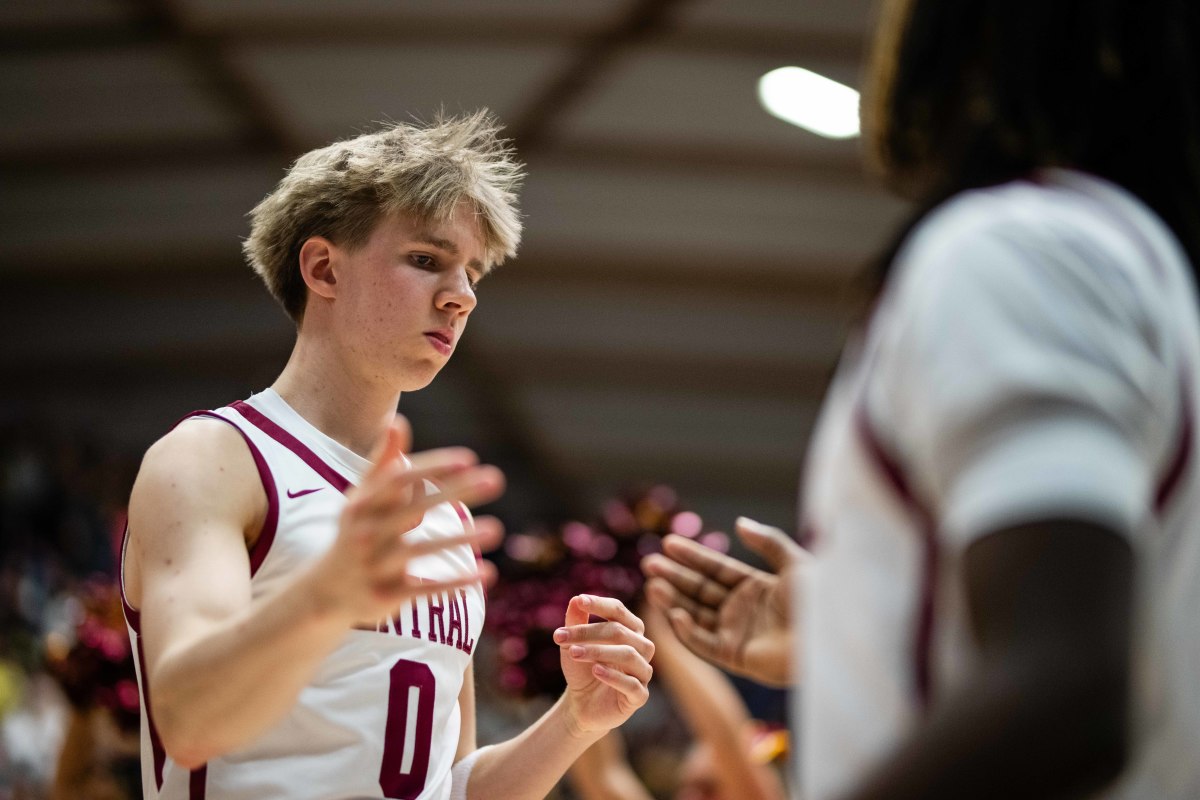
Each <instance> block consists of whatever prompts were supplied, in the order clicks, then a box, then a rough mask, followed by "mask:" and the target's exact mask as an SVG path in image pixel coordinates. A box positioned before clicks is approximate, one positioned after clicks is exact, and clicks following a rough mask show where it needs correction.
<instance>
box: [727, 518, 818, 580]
mask: <svg viewBox="0 0 1200 800" xmlns="http://www.w3.org/2000/svg"><path fill="white" fill-rule="evenodd" d="M735 525H736V528H737V534H738V538H739V539H741V540H742V543H743V544H745V545H746V547H749V548H750V549H751V550H753V551H754V552H755V553H758V554H759V555H760V556H762V557H763V558H765V559H766V561H767V563H768V564H770V565H771V569H772V571H774V572H776V573H778V572H780V571H782V570H783V568H784V567H786V566H787V565H788V564H791V563H792V562H795V561H798V560H800V559H802V558H804V557H805V553H804V548H802V547H800V545H798V544H796V543H795V542H794V541H792V539H791V537H790V536H788V535H787V534H786V533H784V532H783V531H781V530H779V528H772V527H771V526H770V525H764V524H762V523H761V522H756V521H754V520H752V519H750V518H749V517H738V518H737V522H736V523H735Z"/></svg>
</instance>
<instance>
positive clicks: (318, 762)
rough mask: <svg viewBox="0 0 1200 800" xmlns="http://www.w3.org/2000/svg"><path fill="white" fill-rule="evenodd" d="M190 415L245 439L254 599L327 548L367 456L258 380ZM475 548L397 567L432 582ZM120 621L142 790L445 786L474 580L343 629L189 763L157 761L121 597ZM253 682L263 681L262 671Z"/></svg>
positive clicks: (432, 793)
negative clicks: (137, 715)
mask: <svg viewBox="0 0 1200 800" xmlns="http://www.w3.org/2000/svg"><path fill="white" fill-rule="evenodd" d="M190 416H191V417H197V416H198V417H200V418H219V419H222V420H224V421H226V422H228V423H230V424H231V425H233V426H234V427H235V428H237V430H238V431H239V432H240V433H241V434H242V436H243V438H244V439H245V441H246V444H247V445H248V446H249V448H250V452H251V454H252V455H253V457H254V461H255V463H256V465H257V467H258V471H259V475H260V477H261V478H262V482H263V488H264V490H265V491H266V495H267V503H268V511H267V518H266V521H265V523H264V525H263V530H262V533H261V534H260V536H259V538H258V540H257V542H256V544H255V545H254V548H253V549H252V551H251V553H250V564H251V578H250V585H251V590H252V594H253V597H255V598H258V597H262V596H264V595H268V594H270V593H272V592H275V591H277V590H278V588H279V587H280V586H282V585H283V584H284V583H285V582H287V581H288V580H290V579H291V578H292V576H293V575H295V574H296V571H297V570H298V569H299V568H300V567H301V566H302V565H303V564H305V563H306V562H308V561H311V560H312V559H313V558H315V557H317V556H319V555H320V554H321V553H322V552H324V551H325V550H326V549H327V548H328V547H329V546H330V545H331V544H332V542H333V540H334V539H335V537H336V535H337V530H338V517H339V515H340V513H341V510H342V507H343V505H344V504H345V492H346V491H347V490H348V489H350V488H351V487H352V486H353V485H354V484H356V483H358V481H359V480H360V478H361V476H362V475H364V474H365V472H366V470H367V469H368V468H369V466H370V464H369V463H368V462H367V461H366V460H365V459H363V458H362V457H360V456H358V455H357V454H355V453H354V452H352V451H350V450H349V449H348V448H346V447H343V446H342V445H340V444H339V443H337V442H335V441H334V440H332V439H330V438H329V437H327V436H325V435H324V434H323V433H321V432H320V431H319V430H317V429H316V428H314V427H313V426H312V425H310V424H309V423H308V422H307V421H305V420H304V419H303V418H302V417H301V416H300V415H299V414H297V413H296V412H295V411H294V410H293V409H292V408H291V407H289V406H288V405H287V404H286V403H285V402H284V401H283V399H282V398H280V397H279V395H278V394H276V393H275V392H274V391H272V390H270V389H268V390H266V391H264V392H262V393H260V394H256V395H254V396H253V397H251V398H250V399H249V400H247V401H245V402H238V403H234V404H233V405H231V406H226V407H225V408H221V409H217V410H215V411H207V412H197V414H195V415H190ZM185 419H186V418H185ZM184 424H186V422H185V423H184ZM429 488H430V489H433V488H435V487H433V486H432V485H429ZM469 524H470V518H469V516H468V514H467V511H466V509H465V508H463V507H461V506H458V507H455V506H451V505H449V504H443V505H441V506H438V507H436V508H434V509H432V510H430V511H429V512H427V513H426V515H425V518H424V520H423V521H422V523H421V525H420V526H419V527H418V528H416V529H415V530H413V531H412V532H410V533H407V534H405V536H406V537H410V538H413V539H417V540H425V539H436V538H442V537H446V536H453V535H459V534H461V533H462V531H463V529H464V525H469ZM140 535H147V533H146V532H140ZM475 558H476V556H475V553H474V551H473V550H472V549H471V548H470V547H468V546H466V545H463V546H460V547H457V548H454V549H452V550H450V551H448V552H444V553H442V554H439V555H435V556H427V557H423V558H420V559H417V560H416V561H414V562H413V563H412V564H411V565H410V567H409V572H410V573H411V574H412V575H415V576H418V577H420V578H423V579H426V580H445V579H448V578H452V577H455V576H457V575H461V574H463V573H464V572H467V571H474V569H475ZM126 617H127V622H128V626H129V632H130V637H131V639H132V641H133V644H134V648H135V650H136V652H137V654H138V665H137V667H138V682H139V684H140V686H141V689H142V699H143V704H142V734H141V741H142V784H143V789H144V793H145V797H146V798H147V800H152V799H156V800H198V798H219V799H220V800H266V799H267V798H306V799H311V800H345V799H346V798H382V797H388V798H407V799H409V800H415V799H416V798H421V800H426V799H430V800H432V798H440V799H444V798H448V797H449V796H450V769H451V767H452V766H453V762H454V757H455V753H456V751H457V749H458V739H459V730H460V716H459V707H458V696H459V690H460V689H461V688H462V685H463V673H464V671H465V670H466V669H467V666H468V665H469V664H470V660H471V654H472V652H473V651H474V648H475V644H476V642H477V641H478V640H479V635H480V632H481V630H482V628H483V619H484V595H483V590H482V587H481V586H480V585H479V584H474V585H472V586H471V587H470V588H467V589H460V590H458V591H456V592H452V593H447V592H443V593H441V594H437V595H433V596H431V597H428V598H420V599H417V600H414V601H412V602H411V603H409V604H408V605H406V606H405V607H403V608H402V609H401V610H400V612H399V613H398V614H396V616H395V618H394V619H389V620H383V621H381V622H380V623H379V624H377V625H376V626H375V628H374V629H371V630H358V629H355V630H348V631H347V632H346V638H345V640H344V641H343V642H342V643H341V644H340V645H339V646H338V647H337V649H336V650H334V651H333V652H332V653H330V655H329V656H328V657H327V658H325V660H324V661H323V662H322V663H321V665H320V667H319V668H318V670H317V673H316V675H315V676H314V677H313V679H312V682H311V683H310V684H309V685H308V686H306V687H305V688H304V689H303V690H302V691H301V693H300V696H299V698H298V699H297V701H296V705H295V706H294V707H293V708H292V709H291V711H290V712H288V714H287V716H286V717H284V719H283V720H281V721H280V722H279V724H278V725H276V726H274V727H273V728H272V729H270V730H269V731H267V732H266V733H264V734H263V735H262V736H261V737H259V738H258V739H257V740H256V741H255V742H254V743H253V744H252V745H250V746H248V747H246V748H244V749H242V750H238V751H236V752H233V753H229V754H227V755H225V756H222V757H220V758H217V759H214V760H213V761H210V762H209V763H207V764H206V765H204V766H203V767H201V768H199V769H197V770H191V771H189V770H186V769H184V768H182V767H180V766H179V765H177V764H175V763H174V762H172V761H171V759H169V758H167V757H166V756H165V755H164V753H163V750H162V747H161V745H160V744H159V739H158V735H157V733H156V731H155V730H154V724H153V713H154V698H153V697H152V696H151V697H147V696H146V692H147V685H146V680H145V676H144V675H143V656H142V647H141V641H140V635H139V627H138V612H137V611H136V610H134V609H132V608H130V607H129V604H128V603H126ZM262 680H263V682H264V683H269V682H270V680H271V676H270V675H263V676H262Z"/></svg>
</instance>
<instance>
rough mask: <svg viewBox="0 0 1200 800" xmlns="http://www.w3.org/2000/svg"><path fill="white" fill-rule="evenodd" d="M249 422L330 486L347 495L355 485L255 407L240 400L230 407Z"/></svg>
mask: <svg viewBox="0 0 1200 800" xmlns="http://www.w3.org/2000/svg"><path fill="white" fill-rule="evenodd" d="M230 408H233V409H235V410H236V411H237V412H238V413H239V414H241V415H242V416H243V417H245V418H246V419H247V420H249V421H250V422H251V423H252V424H253V425H254V426H255V427H257V428H258V429H259V430H261V431H262V432H263V433H265V434H266V435H267V436H270V437H271V438H272V439H274V440H275V441H277V442H279V443H280V444H281V445H283V446H284V447H286V448H287V449H288V450H291V451H292V452H293V453H295V454H296V455H297V456H298V457H299V458H300V460H301V461H303V462H304V463H305V464H308V466H309V467H311V468H312V470H313V472H315V473H317V474H318V475H320V476H321V477H322V478H324V479H325V480H326V481H328V482H329V485H330V486H332V487H333V488H335V489H337V490H338V491H339V492H341V493H342V494H345V493H346V492H347V491H348V490H349V489H350V488H351V486H353V484H351V483H350V481H349V480H347V479H346V478H344V477H343V476H342V475H341V474H339V473H338V471H337V470H335V469H334V468H333V467H331V466H329V465H328V464H326V463H325V462H324V461H322V460H321V457H320V456H318V455H317V454H316V453H314V452H313V451H312V450H310V449H309V448H308V446H307V445H305V444H304V443H303V442H301V441H300V440H299V439H297V438H296V437H295V436H293V435H292V434H290V433H288V432H287V431H286V430H284V429H283V428H282V427H280V426H279V424H278V423H276V422H275V421H274V420H272V419H271V418H269V417H268V416H267V415H265V414H263V413H262V412H261V411H259V410H258V409H257V408H255V407H254V406H252V405H250V404H249V403H246V402H244V401H241V400H239V401H238V402H236V403H234V404H233V405H231V406H230Z"/></svg>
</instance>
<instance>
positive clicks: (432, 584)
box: [371, 571, 487, 608]
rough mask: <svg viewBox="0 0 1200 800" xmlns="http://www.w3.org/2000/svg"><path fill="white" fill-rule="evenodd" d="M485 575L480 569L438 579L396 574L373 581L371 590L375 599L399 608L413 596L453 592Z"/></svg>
mask: <svg viewBox="0 0 1200 800" xmlns="http://www.w3.org/2000/svg"><path fill="white" fill-rule="evenodd" d="M486 578H487V576H486V575H485V574H484V573H483V572H482V571H474V572H464V573H463V574H462V575H459V576H457V577H455V578H451V579H448V580H440V581H421V582H419V583H418V582H417V581H418V579H417V578H416V577H414V576H412V575H407V574H406V575H404V576H398V577H395V578H390V579H386V580H379V581H374V582H372V584H371V591H372V593H374V595H375V597H376V599H378V600H380V601H381V602H386V603H389V604H391V605H392V606H393V608H399V607H400V606H402V605H404V604H405V603H407V602H408V601H409V600H411V599H412V598H414V597H429V596H431V595H435V594H441V593H443V592H453V591H456V590H458V589H462V588H464V587H467V586H474V585H475V584H477V583H480V582H481V581H483V580H485V579H486Z"/></svg>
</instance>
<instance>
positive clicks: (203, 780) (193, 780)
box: [188, 764, 208, 800]
mask: <svg viewBox="0 0 1200 800" xmlns="http://www.w3.org/2000/svg"><path fill="white" fill-rule="evenodd" d="M207 789H208V764H205V765H203V766H202V767H200V768H199V769H194V770H192V772H191V774H190V775H189V776H188V800H204V793H205V791H206V790H207Z"/></svg>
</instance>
